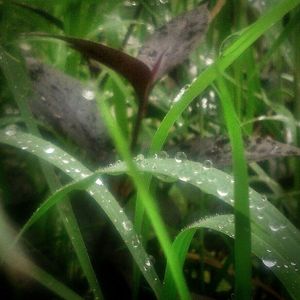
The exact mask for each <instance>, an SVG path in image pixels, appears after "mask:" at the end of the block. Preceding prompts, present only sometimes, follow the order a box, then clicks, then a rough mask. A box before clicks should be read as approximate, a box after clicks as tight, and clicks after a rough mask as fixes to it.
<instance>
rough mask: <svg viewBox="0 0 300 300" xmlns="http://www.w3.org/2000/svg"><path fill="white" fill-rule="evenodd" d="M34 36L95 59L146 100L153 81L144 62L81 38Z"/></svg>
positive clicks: (43, 34)
mask: <svg viewBox="0 0 300 300" xmlns="http://www.w3.org/2000/svg"><path fill="white" fill-rule="evenodd" d="M30 35H33V36H41V37H49V38H54V39H58V40H62V41H65V42H67V43H68V44H69V45H70V46H71V47H72V48H74V49H76V50H77V51H79V52H80V53H82V54H83V55H84V56H85V57H88V58H90V59H94V60H96V61H98V62H100V63H102V64H104V65H106V66H108V67H109V68H111V69H113V70H114V71H116V72H118V73H120V74H121V75H122V76H124V77H125V78H127V80H128V81H129V82H130V83H131V84H132V86H133V87H134V89H135V90H136V93H137V94H138V96H139V98H140V99H143V98H144V95H145V93H146V91H147V90H148V87H149V83H150V81H151V71H150V69H149V68H148V67H147V65H145V64H144V63H143V62H141V61H139V60H138V59H136V58H134V57H132V56H130V55H128V54H126V53H124V52H122V51H119V50H117V49H114V48H111V47H108V46H105V45H102V44H100V43H96V42H93V41H89V40H84V39H80V38H74V37H68V36H60V35H49V34H45V33H31V34H30Z"/></svg>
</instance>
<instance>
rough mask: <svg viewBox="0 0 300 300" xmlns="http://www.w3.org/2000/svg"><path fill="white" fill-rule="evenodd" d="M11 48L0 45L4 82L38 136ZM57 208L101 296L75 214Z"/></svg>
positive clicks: (26, 85)
mask: <svg viewBox="0 0 300 300" xmlns="http://www.w3.org/2000/svg"><path fill="white" fill-rule="evenodd" d="M11 51H12V53H10V54H9V53H8V52H6V51H5V50H4V48H2V47H1V46H0V57H1V59H0V68H1V70H2V72H3V74H4V76H5V77H6V80H7V84H8V86H9V88H10V91H11V93H12V95H13V96H14V99H15V101H16V103H17V105H18V107H19V109H20V113H21V117H22V118H23V120H24V122H25V124H26V126H27V128H28V129H29V131H30V132H32V133H34V134H35V135H36V136H40V134H39V130H38V128H37V125H36V124H35V122H34V119H33V117H32V115H31V112H30V110H29V107H28V105H27V103H26V100H27V99H28V97H30V96H32V90H31V85H30V81H29V79H28V76H27V74H26V71H25V69H24V67H23V64H22V58H21V56H20V55H19V53H18V51H17V50H16V49H13V50H11ZM13 55H14V56H13ZM39 163H40V166H41V168H42V172H43V175H44V177H45V179H46V182H47V184H48V186H49V189H50V190H52V191H54V190H55V189H57V188H59V186H60V182H59V180H58V178H57V176H56V174H55V172H54V169H53V168H52V166H51V165H48V164H46V163H45V162H43V161H40V162H39ZM58 212H59V215H60V217H61V220H62V222H63V224H64V227H65V229H66V231H67V234H68V236H69V238H70V241H71V243H72V246H73V248H74V250H75V253H76V255H77V258H78V260H79V263H80V266H81V268H82V270H83V273H84V275H85V277H86V278H87V281H88V283H89V285H90V288H91V290H92V292H93V294H94V296H95V297H96V298H99V299H102V298H103V296H102V292H101V289H100V286H99V284H98V281H97V278H96V275H95V273H94V270H93V267H92V264H91V261H90V258H89V255H88V253H87V249H86V247H85V244H84V241H83V238H82V236H81V232H80V229H79V226H78V223H77V220H76V217H75V215H74V213H73V210H72V207H71V204H70V203H69V201H68V200H66V201H65V202H63V203H61V204H59V205H58Z"/></svg>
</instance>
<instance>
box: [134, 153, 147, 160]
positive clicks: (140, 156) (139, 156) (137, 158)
mask: <svg viewBox="0 0 300 300" xmlns="http://www.w3.org/2000/svg"><path fill="white" fill-rule="evenodd" d="M144 159H145V157H144V154H141V153H140V154H138V155H137V156H136V157H135V161H143V160H144Z"/></svg>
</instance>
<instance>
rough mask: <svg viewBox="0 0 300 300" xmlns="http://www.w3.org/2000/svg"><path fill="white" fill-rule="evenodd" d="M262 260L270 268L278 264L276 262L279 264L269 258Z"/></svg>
mask: <svg viewBox="0 0 300 300" xmlns="http://www.w3.org/2000/svg"><path fill="white" fill-rule="evenodd" d="M262 262H263V264H264V265H265V266H266V267H268V268H272V267H274V266H276V264H277V261H276V260H271V259H267V258H263V259H262Z"/></svg>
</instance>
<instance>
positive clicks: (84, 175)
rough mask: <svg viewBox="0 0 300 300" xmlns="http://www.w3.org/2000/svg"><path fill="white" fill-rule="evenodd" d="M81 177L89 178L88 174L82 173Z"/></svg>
mask: <svg viewBox="0 0 300 300" xmlns="http://www.w3.org/2000/svg"><path fill="white" fill-rule="evenodd" d="M80 176H81V177H82V178H85V177H88V174H85V173H81V174H80Z"/></svg>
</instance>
